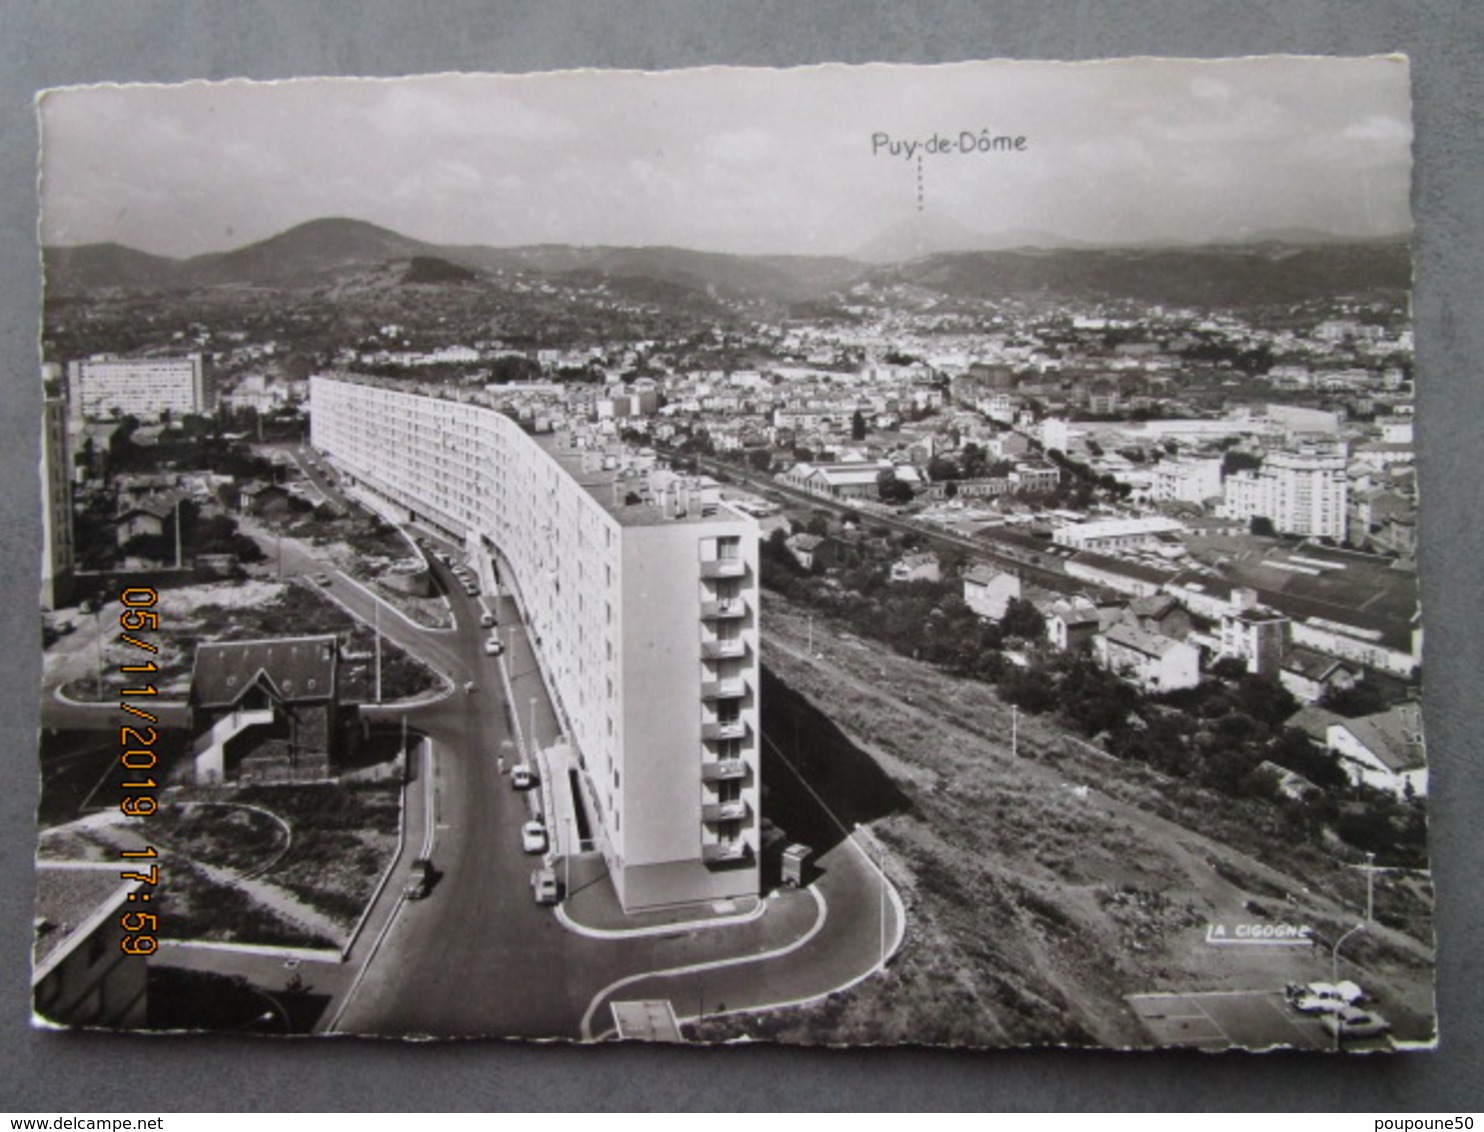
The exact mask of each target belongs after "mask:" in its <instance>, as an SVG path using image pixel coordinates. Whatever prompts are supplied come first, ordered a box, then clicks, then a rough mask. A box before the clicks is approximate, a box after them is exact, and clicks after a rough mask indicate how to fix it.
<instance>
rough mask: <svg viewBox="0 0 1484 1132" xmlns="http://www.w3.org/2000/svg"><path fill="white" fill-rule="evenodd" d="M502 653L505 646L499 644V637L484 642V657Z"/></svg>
mask: <svg viewBox="0 0 1484 1132" xmlns="http://www.w3.org/2000/svg"><path fill="white" fill-rule="evenodd" d="M504 651H505V646H504V645H503V644H501V643H500V638H499V637H491V638H490V639H489V640H487V641H485V642H484V655H485V656H499V655H500V654H501V653H502V652H504Z"/></svg>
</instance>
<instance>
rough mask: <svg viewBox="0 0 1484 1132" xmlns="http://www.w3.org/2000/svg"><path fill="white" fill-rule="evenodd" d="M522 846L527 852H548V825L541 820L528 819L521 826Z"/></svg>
mask: <svg viewBox="0 0 1484 1132" xmlns="http://www.w3.org/2000/svg"><path fill="white" fill-rule="evenodd" d="M520 847H521V848H522V849H524V850H525V851H526V852H527V853H545V852H546V827H545V826H544V825H542V824H541V823H540V822H539V821H528V822H526V824H525V825H523V826H521V827H520Z"/></svg>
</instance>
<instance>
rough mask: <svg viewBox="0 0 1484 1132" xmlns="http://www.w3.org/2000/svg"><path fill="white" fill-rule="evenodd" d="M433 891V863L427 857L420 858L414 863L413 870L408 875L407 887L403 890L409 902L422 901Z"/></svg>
mask: <svg viewBox="0 0 1484 1132" xmlns="http://www.w3.org/2000/svg"><path fill="white" fill-rule="evenodd" d="M432 891H433V862H432V861H430V860H429V859H428V858H427V857H419V858H418V859H417V860H415V861H413V862H412V869H411V871H410V872H409V873H408V875H407V887H406V888H404V889H403V890H402V892H403V895H405V896H406V897H407V899H408V900H421V899H422V898H423V897H424V896H426V895H427V894H428V893H430V892H432Z"/></svg>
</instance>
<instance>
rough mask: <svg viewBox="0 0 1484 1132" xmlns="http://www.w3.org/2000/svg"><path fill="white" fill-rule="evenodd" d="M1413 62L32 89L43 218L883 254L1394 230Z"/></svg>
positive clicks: (161, 226)
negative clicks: (353, 224) (882, 250)
mask: <svg viewBox="0 0 1484 1132" xmlns="http://www.w3.org/2000/svg"><path fill="white" fill-rule="evenodd" d="M1408 81H1409V69H1408V66H1407V63H1406V60H1405V59H1402V58H1400V57H1372V58H1358V59H1304V58H1296V57H1279V58H1268V59H1234V60H1219V61H1209V60H1160V61H1151V60H1115V61H1106V62H1100V63H1079V64H1050V63H1010V62H1003V61H1002V62H993V63H966V64H952V65H945V66H941V67H933V68H898V67H891V66H880V65H878V66H870V67H847V66H839V65H830V66H821V67H814V68H803V69H796V70H782V71H769V70H762V69H741V68H713V69H697V70H688V71H674V72H659V73H643V72H619V73H613V72H609V73H604V74H601V75H599V74H598V73H596V72H562V73H556V74H544V75H526V76H509V75H506V76H489V75H486V76H466V75H443V76H432V77H426V78H414V79H308V80H293V81H289V82H282V83H256V82H246V81H235V82H229V83H194V84H183V85H175V86H148V85H138V86H111V87H84V88H69V89H63V90H58V91H52V92H48V93H47V94H45V95H44V96H43V97H42V99H41V100H40V103H39V114H40V117H41V123H42V133H43V147H42V148H43V152H42V159H41V173H42V189H43V197H44V208H43V214H42V223H41V235H42V242H43V243H45V244H48V245H76V244H86V243H100V242H109V241H112V242H117V243H121V244H124V245H126V246H129V247H134V248H137V249H139V250H143V251H148V252H151V253H154V254H160V255H169V256H179V257H185V256H190V255H196V254H204V253H209V252H213V251H222V250H228V249H231V248H235V247H240V246H242V245H245V244H249V243H252V242H254V241H256V240H261V239H265V238H267V237H270V236H272V235H275V234H277V233H278V232H281V231H284V230H286V229H289V228H291V227H293V226H295V225H296V224H300V223H303V222H305V221H308V220H312V219H316V218H319V217H326V216H347V217H354V218H358V219H364V220H367V221H369V222H372V223H376V224H380V225H383V226H385V227H389V228H392V229H394V230H396V231H398V232H401V233H404V234H406V235H408V236H411V237H413V238H417V239H422V240H426V241H429V242H434V243H443V244H484V245H489V246H517V245H524V244H538V243H565V244H574V245H611V246H639V245H673V246H683V247H691V248H696V249H699V250H709V251H721V252H732V253H740V254H770V253H785V252H791V253H800V254H830V255H865V256H866V257H867V258H869V256H870V253H871V249H872V248H873V247H877V248H879V247H881V246H882V242H883V241H885V243H886V246H888V247H890V246H891V245H892V241H893V240H895V241H896V243H898V244H902V243H903V241H905V246H906V247H908V248H909V249H910V248H911V247H913V246H914V243H916V244H919V245H922V246H923V247H924V248H925V250H942V248H943V247H945V246H947V247H955V246H962V247H963V248H964V249H965V250H967V249H969V248H973V247H982V246H1001V245H1002V244H1003V243H1004V242H1005V241H1006V240H1008V241H1009V242H1011V243H1016V242H1023V243H1035V242H1051V243H1073V244H1076V243H1087V244H1113V245H1117V244H1137V243H1160V242H1168V243H1179V242H1187V243H1204V242H1223V241H1232V240H1240V239H1244V238H1251V237H1253V236H1261V235H1264V234H1267V233H1271V232H1285V231H1295V230H1312V231H1316V232H1321V233H1325V234H1332V235H1338V236H1345V237H1352V238H1368V237H1378V236H1387V235H1394V234H1398V233H1401V232H1405V231H1407V230H1408V228H1409V220H1408V212H1407V208H1408V188H1409V181H1410V144H1411V127H1410V121H1409V95H1408ZM944 106H950V107H953V106H962V107H963V108H964V109H963V110H962V111H961V112H959V111H955V112H953V113H952V114H950V115H948V116H945V112H944V110H943V107H944ZM636 107H639V108H641V109H640V110H638V111H636V109H635V108H636ZM950 117H951V118H953V120H951V121H950V120H948V119H949V118H950ZM935 137H936V138H939V139H940V145H939V146H936V147H932V148H933V149H934V150H938V149H944V148H949V147H948V146H946V145H944V144H941V143H946V142H952V143H953V145H952V147H951V149H950V151H949V152H946V153H945V152H932V151H930V152H929V155H928V156H926V157H924V158H922V159H921V160H919V153H921V151H922V148H925V147H928V144H929V143H930V142H931V141H932V139H934V138H935ZM965 137H970V138H971V139H974V140H978V139H981V138H988V139H990V140H993V139H996V138H1001V139H1007V140H1006V141H1005V142H1004V143H1003V145H1004V148H994V149H988V148H984V147H982V146H980V147H977V148H974V149H973V150H972V151H971V152H964V151H963V147H962V144H961V143H962V139H963V138H965ZM1019 138H1023V139H1024V143H1023V145H1021V146H1020V147H1019V148H1015V146H1014V139H1019ZM914 142H915V143H917V144H918V146H919V147H920V148H919V149H917V150H909V149H908V148H907V147H908V145H909V144H910V143H914ZM615 201H619V202H622V206H623V207H622V208H621V209H616V208H614V202H615ZM919 201H920V203H919Z"/></svg>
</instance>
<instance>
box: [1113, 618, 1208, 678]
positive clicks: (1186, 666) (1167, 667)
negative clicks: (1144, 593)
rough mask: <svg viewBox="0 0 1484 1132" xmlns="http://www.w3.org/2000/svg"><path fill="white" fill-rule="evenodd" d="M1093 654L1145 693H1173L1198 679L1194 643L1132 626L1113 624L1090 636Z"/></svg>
mask: <svg viewBox="0 0 1484 1132" xmlns="http://www.w3.org/2000/svg"><path fill="white" fill-rule="evenodd" d="M1093 656H1094V658H1095V659H1096V660H1097V662H1098V663H1099V664H1100V665H1101V666H1102V667H1103V668H1106V669H1107V670H1108V671H1109V672H1112V673H1113V674H1114V675H1116V676H1119V677H1121V678H1122V679H1124V680H1127V681H1129V682H1130V683H1132V684H1135V685H1137V686H1138V687H1139V688H1140V689H1141V690H1143V691H1145V692H1173V691H1176V690H1178V689H1180V688H1193V687H1195V686H1196V685H1197V684H1199V683H1200V681H1201V654H1200V650H1198V649H1197V648H1196V647H1195V646H1194V645H1190V644H1186V643H1185V642H1184V641H1177V640H1175V639H1174V638H1172V637H1165V636H1162V635H1160V634H1159V633H1150V632H1146V631H1145V630H1143V629H1140V628H1137V627H1136V626H1133V625H1127V624H1120V625H1114V626H1113V627H1112V628H1110V629H1109V630H1108V631H1107V632H1105V633H1101V634H1099V635H1098V636H1096V637H1095V638H1093Z"/></svg>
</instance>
